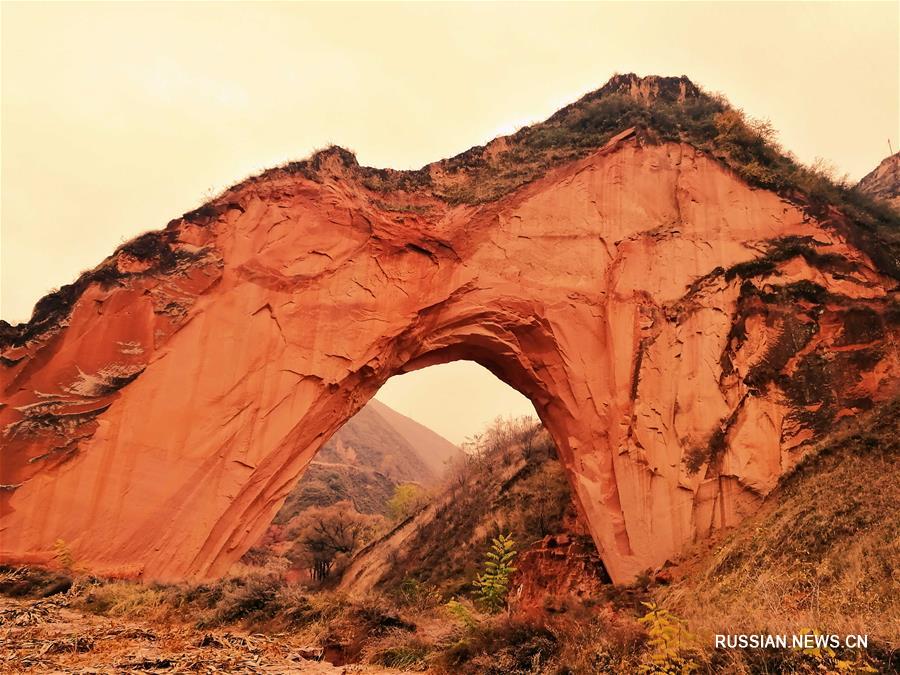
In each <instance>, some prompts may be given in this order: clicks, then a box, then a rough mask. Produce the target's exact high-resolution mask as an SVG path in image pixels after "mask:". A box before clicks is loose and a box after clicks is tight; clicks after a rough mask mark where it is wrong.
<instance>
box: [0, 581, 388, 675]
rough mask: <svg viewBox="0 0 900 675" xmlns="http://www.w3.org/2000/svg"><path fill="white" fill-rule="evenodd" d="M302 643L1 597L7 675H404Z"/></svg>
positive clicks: (1, 646) (1, 647)
mask: <svg viewBox="0 0 900 675" xmlns="http://www.w3.org/2000/svg"><path fill="white" fill-rule="evenodd" d="M300 640H301V638H300V637H299V636H292V635H289V634H283V635H278V634H276V635H261V634H248V633H241V632H239V631H235V630H233V629H232V630H221V631H217V630H209V631H207V630H202V629H197V628H194V627H193V626H190V625H186V624H181V625H171V624H170V625H164V626H159V625H152V626H151V625H147V624H146V623H139V622H134V621H127V620H126V621H122V620H114V619H109V618H106V617H102V616H96V615H93V614H85V613H83V612H81V611H78V610H75V609H72V608H69V607H67V606H65V600H64V598H62V597H51V598H46V599H42V600H18V599H11V598H5V597H0V672H2V673H85V674H87V673H97V674H99V673H103V674H106V673H267V674H268V673H312V674H313V675H319V674H321V675H342V674H345V673H346V674H348V675H349V674H351V673H359V674H361V675H377V674H383V673H398V672H400V671H397V670H387V669H383V668H378V667H373V666H363V665H350V666H332V665H331V664H329V663H326V662H324V661H321V660H319V659H320V658H321V650H320V649H317V648H315V647H312V646H310V645H308V644H305V643H302V642H301V641H300Z"/></svg>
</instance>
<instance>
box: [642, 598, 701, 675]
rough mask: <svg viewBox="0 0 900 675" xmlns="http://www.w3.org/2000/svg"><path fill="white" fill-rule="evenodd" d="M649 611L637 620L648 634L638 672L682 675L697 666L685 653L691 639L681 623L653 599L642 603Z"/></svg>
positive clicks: (690, 645)
mask: <svg viewBox="0 0 900 675" xmlns="http://www.w3.org/2000/svg"><path fill="white" fill-rule="evenodd" d="M642 604H643V605H644V606H645V607H647V609H648V610H649V611H648V612H647V613H646V614H645V615H644V616H642V617H641V618H640V619H638V622H639V623H641V624H643V625H644V626H645V627H646V628H647V633H648V634H649V636H650V640H649V647H650V649H649V652H648V653H647V654H645V655H644V659H643V663H641V666H640V672H642V673H652V674H653V675H657V674H658V675H682V674H683V673H693V672H695V671H696V670H697V668H698V665H697V663H696V662H694V661H693V660H692V659H690V658H687V657H686V656H685V655H686V654H687V653H688V652H689V651H690V650H691V648H692V643H693V641H694V637H693V635H691V634H690V633H689V632H688V631H687V629H686V628H685V625H684V622H683V621H682V620H681V619H679V618H678V617H676V616H675V615H674V614H672V613H671V612H669V611H668V610H666V609H663V608H661V607H659V605H657V604H656V603H655V602H644V603H642Z"/></svg>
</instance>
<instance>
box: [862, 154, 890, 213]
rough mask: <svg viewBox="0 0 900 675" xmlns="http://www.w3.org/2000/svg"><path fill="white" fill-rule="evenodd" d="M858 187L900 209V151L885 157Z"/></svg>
mask: <svg viewBox="0 0 900 675" xmlns="http://www.w3.org/2000/svg"><path fill="white" fill-rule="evenodd" d="M857 189H858V190H860V191H861V192H864V193H866V194H867V195H870V196H872V197H875V198H877V199H881V200H884V201H885V202H886V203H887V204H888V205H889V206H891V207H892V208H893V209H894V210H895V211H900V152H897V153H894V154H893V155H891V156H890V157H885V158H884V159H883V160H882V162H881V164H879V165H878V166H877V167H875V169H874V170H873V171H871V172H870V173H868V174H866V175H865V176H864V177H863V178H862V180H860V181H859V184H858V185H857Z"/></svg>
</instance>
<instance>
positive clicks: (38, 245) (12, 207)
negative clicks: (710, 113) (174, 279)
mask: <svg viewBox="0 0 900 675" xmlns="http://www.w3.org/2000/svg"><path fill="white" fill-rule="evenodd" d="M898 7H900V5H898V3H897V2H886V3H863V2H848V3H829V4H819V3H798V4H789V3H778V2H756V3H746V4H745V3H715V4H706V3H629V4H619V3H600V4H588V3H579V4H570V5H567V4H562V3H552V4H537V3H529V4H522V5H519V4H514V3H490V4H469V3H467V4H449V3H448V4H428V3H415V4H379V3H364V4H350V3H346V4H334V3H331V4H312V3H310V4H302V3H271V4H266V3H252V4H250V3H248V4H243V3H227V4H224V3H223V4H218V3H179V4H175V3H172V4H142V3H123V4H100V3H92V4H81V3H64V4H49V3H22V4H19V3H8V2H4V3H3V4H2V9H0V12H2V16H0V21H2V91H0V94H2V100H0V114H2V122H0V133H2V139H0V140H2V155H0V161H2V176H0V178H2V180H0V189H2V206H0V227H2V230H0V267H2V269H0V305H2V306H0V317H2V318H4V319H6V320H8V321H11V322H17V321H23V320H26V319H27V318H28V316H29V315H30V313H31V308H32V306H33V305H34V302H35V301H36V300H37V299H38V298H39V297H40V296H42V295H43V294H45V293H46V292H47V291H49V290H51V289H52V288H53V287H56V286H59V285H62V284H64V283H68V282H70V281H72V280H73V279H74V278H75V277H76V276H77V274H78V273H79V272H80V271H81V270H83V269H87V268H90V267H93V266H94V265H95V264H96V263H98V262H99V261H100V260H101V259H102V258H103V257H105V256H106V255H108V254H109V253H110V252H112V250H113V249H114V248H115V247H116V246H117V245H118V244H120V243H121V242H122V241H124V240H126V239H129V238H131V237H132V236H134V235H136V234H138V233H140V232H142V231H145V230H148V229H154V228H157V227H161V226H163V225H164V224H165V223H166V222H168V221H169V220H170V219H171V218H172V217H175V216H177V215H179V214H181V213H183V212H185V211H188V210H190V209H192V208H194V207H196V206H198V205H199V204H200V203H202V202H203V201H205V199H206V197H208V196H209V195H211V194H212V193H215V192H217V191H219V190H220V189H222V188H224V187H226V186H228V185H230V184H232V183H234V182H236V181H238V180H240V179H242V178H244V177H245V176H247V175H248V174H251V173H255V172H257V171H259V170H261V169H264V168H266V167H269V166H272V165H275V164H279V163H281V162H283V161H285V160H288V159H297V158H302V157H304V156H306V155H307V154H309V152H310V151H311V150H313V149H314V148H317V147H322V146H324V145H327V144H329V143H337V144H339V145H343V146H345V147H349V148H351V149H353V150H354V151H355V152H356V153H357V156H358V158H359V160H360V162H361V163H363V164H368V165H372V166H390V167H396V168H418V167H419V166H421V165H423V164H426V163H428V162H430V161H432V160H435V159H439V158H441V157H446V156H450V155H453V154H456V153H458V152H461V151H462V150H465V149H466V148H468V147H470V146H472V145H475V144H479V143H483V142H485V141H487V140H489V139H491V138H493V137H494V136H496V135H498V134H501V133H508V132H511V131H513V130H515V129H516V128H518V127H519V126H521V125H523V124H527V123H531V122H535V121H539V120H541V119H544V118H546V117H547V116H549V115H550V114H551V113H552V112H554V111H555V110H556V109H558V108H559V107H561V106H562V105H564V104H565V103H568V102H571V101H573V100H575V99H576V98H578V97H579V96H580V95H582V94H583V93H585V92H587V91H590V90H592V89H596V88H597V87H599V86H601V85H602V84H603V83H604V82H606V80H607V79H609V77H610V76H611V75H612V74H613V73H615V72H630V71H634V72H637V73H638V74H642V75H646V74H660V75H680V74H686V75H688V76H689V77H690V78H692V79H693V80H694V81H695V82H696V83H698V84H700V85H702V86H704V87H706V88H707V89H710V90H714V91H721V92H723V93H725V94H726V95H727V96H728V97H729V99H730V100H731V101H732V102H733V103H734V104H735V105H738V106H741V107H743V108H744V109H746V110H747V111H748V112H749V113H751V114H752V115H755V116H760V117H767V118H770V119H771V120H772V122H773V123H774V125H775V127H776V128H777V129H778V130H779V131H780V134H781V140H782V142H783V144H784V145H785V146H786V147H787V148H788V149H790V150H792V151H794V152H795V153H796V154H797V155H798V156H799V157H800V158H801V159H803V160H805V161H812V160H813V159H815V158H816V157H823V158H825V159H827V160H830V161H831V162H833V163H834V164H835V165H837V167H838V168H839V170H840V171H841V172H847V173H848V174H849V175H850V176H851V178H853V179H858V178H860V177H861V176H862V175H864V174H865V173H867V172H868V171H869V170H870V169H872V168H874V166H875V165H876V164H877V163H878V162H879V161H880V160H881V159H882V158H883V157H884V156H885V155H886V154H887V151H888V146H887V139H888V138H890V139H891V141H892V142H893V143H894V148H895V149H896V148H897V146H898V136H900V129H898V125H900V101H898V99H900V93H898V88H900V84H898V81H900V73H898V68H900V66H898V62H900V48H898V39H900V36H898V30H900V29H898V26H900V12H898ZM476 371H477V372H486V371H481V370H480V369H479V368H478V367H477V366H474V365H468V366H467V365H462V366H459V365H456V364H454V365H450V366H444V367H441V368H434V369H428V370H425V371H419V372H418V373H413V374H410V375H406V376H403V377H402V378H395V379H394V380H392V381H391V382H390V383H389V384H388V386H387V387H386V388H385V389H384V390H382V392H381V393H380V394H379V398H382V399H383V400H385V402H387V403H388V404H389V405H391V406H393V407H395V408H396V409H398V410H400V411H401V412H405V413H407V414H411V415H413V416H414V417H416V418H417V419H419V420H420V421H423V422H425V423H426V424H429V425H430V426H432V427H433V428H435V429H436V430H438V431H439V432H442V433H444V434H445V435H446V436H447V437H448V438H451V440H457V441H458V440H461V439H462V438H463V437H465V436H466V435H469V434H471V433H473V432H474V431H476V430H477V429H478V428H479V427H480V426H481V425H482V423H483V422H484V421H486V420H489V419H491V418H493V417H494V416H495V415H496V414H497V413H498V412H502V411H509V412H513V413H516V414H518V413H520V412H524V411H527V410H529V406H528V404H527V401H525V400H524V399H522V398H521V397H519V396H518V395H516V394H514V392H511V391H508V388H506V387H505V385H501V384H500V383H497V382H496V380H493V378H491V376H489V375H486V376H485V377H481V376H477V375H473V374H472V373H473V372H476ZM438 390H439V391H440V392H441V393H440V395H438V394H437V393H436V392H437V391H438ZM429 402H430V403H429Z"/></svg>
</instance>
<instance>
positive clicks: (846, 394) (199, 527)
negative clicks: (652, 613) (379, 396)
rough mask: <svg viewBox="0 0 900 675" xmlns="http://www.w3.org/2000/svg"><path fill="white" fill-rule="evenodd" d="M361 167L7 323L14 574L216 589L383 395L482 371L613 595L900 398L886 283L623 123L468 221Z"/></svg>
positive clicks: (234, 211)
mask: <svg viewBox="0 0 900 675" xmlns="http://www.w3.org/2000/svg"><path fill="white" fill-rule="evenodd" d="M502 141H503V139H501V141H498V143H501V142H502ZM492 148H496V146H488V148H487V149H485V152H492V151H493V150H492ZM430 170H431V171H432V174H433V175H434V176H437V175H438V174H439V172H440V166H437V165H436V166H433V167H432V168H431V169H430ZM368 176H369V174H367V173H366V172H365V170H362V169H360V168H359V167H357V166H356V165H355V162H354V161H353V160H352V158H348V156H347V154H346V153H345V152H343V151H339V150H334V151H326V152H323V153H320V154H319V155H317V156H316V157H315V158H314V159H313V160H312V162H310V163H309V164H307V165H305V169H304V170H303V171H301V172H295V171H291V170H281V171H274V172H270V173H268V174H266V175H264V176H263V177H261V178H259V179H255V180H251V181H247V182H245V183H243V184H241V185H239V186H236V187H235V188H233V189H232V190H230V191H228V192H227V193H225V194H224V195H223V196H222V197H221V198H219V199H217V200H216V201H215V202H213V203H211V204H210V205H207V206H206V207H203V208H202V209H200V210H198V211H196V212H193V213H191V214H186V215H185V216H184V217H183V218H181V219H178V220H175V221H172V223H170V224H169V226H168V227H167V228H166V230H165V231H163V232H161V233H151V234H149V235H145V236H144V237H141V238H139V239H138V240H135V241H134V242H131V243H130V244H128V245H126V246H124V247H122V248H120V249H119V250H118V251H117V252H116V254H115V255H114V256H112V257H111V258H109V259H107V261H105V262H104V263H103V264H102V265H101V266H100V267H98V268H97V269H95V270H93V271H92V272H90V273H88V274H87V275H86V276H85V277H83V278H82V279H81V280H79V282H77V283H76V284H75V285H74V286H73V287H70V288H68V289H64V291H63V292H61V293H59V294H57V295H55V296H52V297H51V298H50V299H49V300H45V301H43V302H44V304H43V305H39V306H38V308H37V310H36V313H35V317H34V318H33V320H32V322H31V324H29V325H28V326H25V327H20V328H19V329H15V330H14V331H8V335H7V337H6V338H5V342H4V348H3V352H2V356H3V366H2V381H0V384H2V392H3V397H4V406H3V407H2V409H0V424H2V428H3V434H4V436H3V442H4V449H3V463H2V476H0V482H2V483H3V484H4V485H5V489H4V491H3V492H2V501H0V508H2V512H0V535H2V543H0V558H2V559H3V560H5V561H32V562H35V561H37V562H52V559H53V556H54V550H55V548H54V547H57V548H58V547H59V546H60V545H64V546H65V547H66V548H67V549H69V551H70V552H71V555H72V557H73V558H74V559H75V561H76V562H77V563H78V564H80V565H82V566H83V567H85V568H88V569H91V570H94V571H96V572H101V573H112V574H122V575H130V576H143V577H144V578H152V579H166V578H180V577H191V576H216V575H220V574H222V573H224V572H225V571H226V570H227V568H228V567H229V565H230V564H231V563H232V562H233V561H234V560H236V559H237V558H238V557H240V555H241V554H242V553H243V552H244V551H245V550H246V549H247V548H248V547H250V546H251V545H252V544H253V543H254V542H255V541H256V540H257V539H258V537H259V535H260V534H261V533H262V531H263V530H264V528H265V527H266V526H267V524H268V523H269V522H270V520H271V518H272V517H273V516H274V514H275V513H276V511H277V510H278V508H279V506H280V504H281V503H282V501H283V499H284V497H285V496H286V495H287V493H288V492H289V491H290V489H291V488H292V486H293V485H294V483H295V481H296V480H297V478H298V477H299V476H300V474H301V473H302V471H303V469H304V467H305V466H306V464H307V463H308V462H309V460H310V459H311V458H312V457H313V455H314V453H315V452H316V450H317V449H318V448H319V447H320V446H321V444H322V443H324V442H325V441H326V440H327V439H328V438H329V437H330V435H331V434H332V433H333V432H335V431H336V430H337V429H338V428H339V427H340V426H341V424H342V423H343V422H345V421H346V420H347V419H349V418H350V417H351V416H352V415H353V414H354V413H355V412H356V411H357V410H358V409H359V408H360V407H361V406H362V405H364V404H365V402H366V401H367V400H368V399H369V398H370V397H371V396H372V395H374V393H375V391H376V390H377V389H378V388H379V386H381V384H383V383H384V382H385V381H386V380H387V379H388V378H389V377H390V376H392V375H394V374H396V373H398V372H403V371H405V370H411V369H415V368H419V367H423V366H426V365H430V364H433V363H440V362H446V361H451V360H455V359H471V360H475V361H477V362H479V363H481V364H482V365H484V366H486V367H487V368H488V369H489V370H491V371H492V372H494V373H495V374H496V375H497V376H498V377H500V378H501V379H503V380H504V381H505V382H507V383H509V384H510V385H512V386H513V387H515V388H516V389H518V390H519V391H520V392H522V393H524V394H525V395H526V396H528V397H529V398H530V399H531V400H532V402H533V403H534V405H535V408H536V410H537V411H538V413H539V415H540V416H541V418H542V420H543V421H544V423H545V424H546V425H547V427H548V429H549V431H550V433H551V434H552V436H553V438H554V440H555V441H556V443H557V445H558V447H559V451H560V456H561V459H562V462H563V464H564V466H565V467H566V470H567V473H568V475H569V477H570V480H571V483H572V485H573V488H574V493H575V496H576V501H577V502H578V504H579V507H580V509H581V511H582V513H583V515H584V516H585V518H586V521H587V523H588V525H589V528H590V530H591V533H592V535H593V537H594V540H595V541H596V543H597V546H598V549H599V551H600V554H601V556H602V557H603V560H604V563H605V564H606V566H607V568H608V570H609V572H610V575H611V576H612V578H613V579H614V580H615V581H620V582H621V581H627V580H629V579H631V578H633V577H634V576H635V575H636V574H638V573H639V572H640V571H642V570H644V569H646V568H652V567H657V566H659V565H661V564H663V563H664V562H665V561H666V560H667V559H670V558H672V557H674V556H675V555H677V554H678V552H679V551H681V550H682V549H683V547H684V546H685V545H686V544H688V543H690V542H692V541H694V540H697V539H700V538H703V537H705V536H707V535H708V534H709V533H710V532H712V531H713V530H714V529H716V528H719V527H722V526H725V525H728V524H730V523H734V522H736V521H737V520H738V519H739V518H741V517H742V516H743V515H744V514H745V513H747V512H748V511H749V510H751V509H753V508H754V507H755V506H756V505H757V504H758V503H759V500H760V499H761V498H762V497H763V496H764V495H765V494H767V493H768V492H769V491H770V490H771V489H772V488H773V487H774V486H775V484H776V482H777V480H778V477H779V476H780V475H781V474H782V473H783V472H784V471H786V470H788V469H789V468H790V467H791V466H792V465H793V464H794V463H795V462H796V461H797V460H798V459H799V458H800V456H801V455H802V451H803V449H804V448H805V447H807V445H806V444H807V443H808V441H809V439H810V438H812V437H813V435H814V433H816V432H818V431H820V430H821V429H823V428H825V427H826V426H827V425H828V424H830V423H831V421H832V420H834V419H835V418H836V417H838V416H841V415H845V414H851V413H852V412H854V411H855V410H858V409H860V408H861V407H864V406H865V405H868V404H871V402H872V401H873V400H877V399H881V398H886V397H888V396H890V395H892V393H893V392H894V391H895V388H896V387H895V378H893V373H895V372H896V364H897V354H896V350H895V348H894V347H893V344H895V342H892V340H894V339H895V337H892V336H895V334H896V326H895V325H891V324H890V322H886V321H885V319H884V317H885V316H886V313H887V309H886V308H887V306H888V304H889V303H890V298H889V293H888V289H889V288H890V287H891V286H892V283H891V282H890V280H889V279H887V278H886V277H884V276H882V275H881V274H880V273H879V272H878V271H877V270H876V269H875V267H874V265H873V264H872V263H871V261H870V260H869V259H868V258H867V257H866V256H865V255H864V254H862V253H861V252H860V251H859V250H857V249H856V248H854V247H853V246H852V245H850V244H848V243H847V241H846V239H845V237H844V236H843V235H842V234H840V232H839V231H838V229H836V227H835V225H834V222H832V223H825V224H823V223H821V222H819V221H817V220H815V219H813V218H810V217H809V216H808V214H806V213H804V212H803V211H802V210H801V209H800V208H798V207H797V206H795V205H793V204H791V203H789V202H787V201H785V200H783V199H782V198H780V197H778V196H777V195H775V194H773V193H771V192H767V191H763V190H757V189H753V188H751V187H749V186H748V185H746V184H745V183H743V182H742V181H741V180H739V179H738V178H737V177H736V176H735V175H734V174H733V173H732V172H731V171H729V170H728V169H726V168H725V167H723V166H722V165H721V164H720V163H719V162H717V161H716V160H714V159H712V158H711V157H709V156H707V155H706V154H704V153H702V152H699V151H697V150H695V149H694V148H693V147H691V146H689V145H685V144H680V143H664V144H646V143H644V142H641V141H640V140H638V139H637V138H636V137H635V136H634V134H633V133H632V132H630V131H629V132H626V133H623V134H621V135H620V136H618V137H617V138H615V139H613V141H612V142H610V144H608V145H607V146H606V147H604V148H601V149H599V150H597V151H594V152H592V153H590V154H589V155H587V156H586V157H584V158H582V159H579V160H576V161H571V162H568V163H565V164H563V165H562V166H559V167H558V168H556V169H552V170H549V171H548V172H547V174H546V175H545V176H543V177H541V178H539V179H537V180H534V181H531V182H529V183H527V184H526V185H524V186H522V187H519V188H518V189H516V190H514V191H512V192H510V193H509V194H506V195H505V196H503V197H500V198H498V199H495V200H492V201H488V202H485V203H481V204H475V205H465V204H460V205H455V206H454V205H451V204H450V203H448V201H446V200H444V199H440V198H437V197H435V196H434V195H433V194H431V193H430V192H429V190H428V189H425V188H422V189H414V188H410V187H408V186H407V187H403V188H402V189H394V190H387V191H384V190H376V189H374V188H373V187H371V186H370V185H369V182H368V181H367V177H368ZM853 312H855V313H856V314H852V315H851V313H853ZM861 317H864V321H863V319H862V318H861ZM860 321H863V323H864V324H865V326H864V328H862V329H859V330H858V329H857V328H858V327H859V326H861V325H862V324H861V323H860ZM15 331H18V332H15ZM785 336H788V337H789V338H790V339H788V338H785ZM847 355H851V356H852V357H853V358H851V359H848V357H847ZM826 362H827V363H826ZM834 363H838V364H845V368H844V369H843V372H839V371H840V370H841V369H836V368H834V367H832V365H830V364H834ZM823 364H824V365H823ZM847 369H850V371H852V372H848V371H847ZM813 385H814V386H813ZM60 542H62V544H60Z"/></svg>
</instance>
